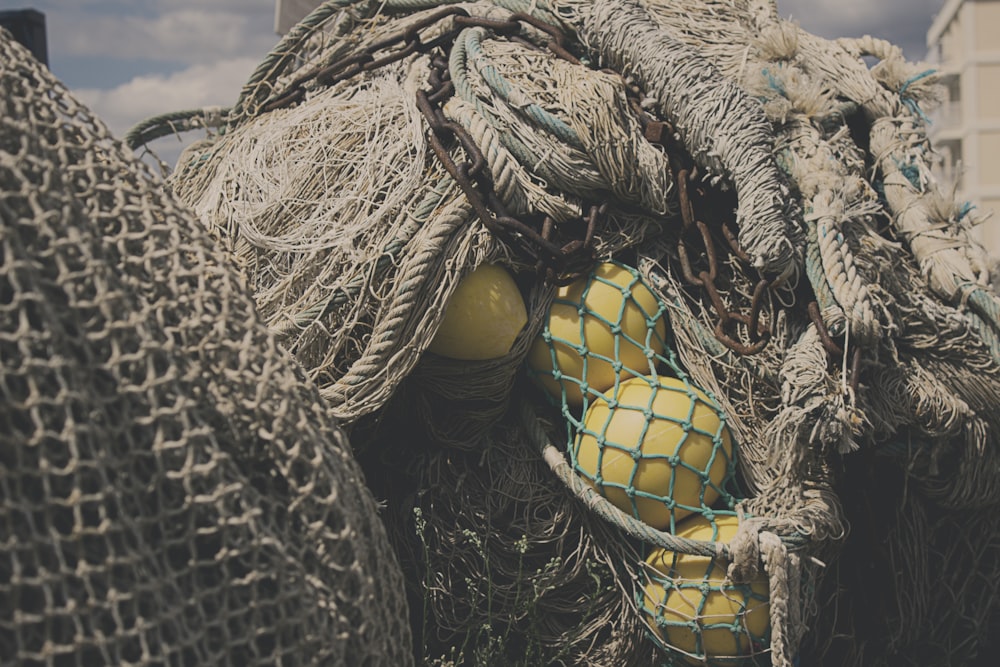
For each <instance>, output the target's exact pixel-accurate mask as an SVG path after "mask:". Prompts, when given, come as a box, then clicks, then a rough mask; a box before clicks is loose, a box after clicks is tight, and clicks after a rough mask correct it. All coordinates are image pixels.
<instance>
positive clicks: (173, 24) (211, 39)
mask: <svg viewBox="0 0 1000 667" xmlns="http://www.w3.org/2000/svg"><path fill="white" fill-rule="evenodd" d="M259 18H260V17H259V16H253V15H248V14H245V13H239V12H231V11H218V10H215V9H212V10H204V9H180V10H176V11H169V12H166V13H163V14H159V15H156V16H139V15H107V14H94V13H76V12H72V13H66V14H55V15H53V17H52V19H53V20H52V23H53V26H52V27H53V33H54V35H53V37H54V39H53V46H54V47H55V48H57V50H58V51H59V52H61V53H64V54H66V55H69V56H114V57H117V58H144V59H147V60H159V61H168V62H175V63H184V64H195V63H209V62H212V61H215V60H218V59H220V58H234V57H241V56H255V57H257V58H258V60H260V59H263V57H264V56H265V55H266V54H267V52H268V51H269V50H270V49H271V48H272V47H273V46H274V45H275V43H276V42H277V40H278V38H277V36H276V35H274V33H273V32H272V30H271V28H272V26H271V25H270V22H264V21H260V20H257V19H259Z"/></svg>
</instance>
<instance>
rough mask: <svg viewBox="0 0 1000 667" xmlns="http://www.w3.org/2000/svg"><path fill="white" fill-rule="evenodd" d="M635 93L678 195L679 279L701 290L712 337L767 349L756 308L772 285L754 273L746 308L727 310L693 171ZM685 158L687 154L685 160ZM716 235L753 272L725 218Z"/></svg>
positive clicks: (750, 349) (635, 104)
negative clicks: (695, 198) (695, 196)
mask: <svg viewBox="0 0 1000 667" xmlns="http://www.w3.org/2000/svg"><path fill="white" fill-rule="evenodd" d="M640 95H641V94H640V91H638V89H636V88H631V89H630V100H631V103H632V109H633V111H634V112H635V114H636V116H637V117H638V119H639V123H640V125H641V126H642V128H643V133H644V135H645V137H646V139H647V140H648V141H649V142H650V143H654V144H659V145H660V146H662V147H663V148H664V151H665V153H666V154H667V158H668V159H669V161H670V167H671V171H672V173H673V180H674V184H675V186H676V187H677V199H678V203H679V205H680V213H681V225H682V228H681V233H680V236H679V238H678V241H677V259H678V263H679V264H680V268H681V275H682V276H683V278H684V281H685V282H687V283H688V284H689V285H691V286H693V287H698V288H700V289H701V290H702V292H703V293H704V294H705V296H706V297H707V299H708V302H709V303H710V304H711V306H712V309H713V310H714V311H715V315H716V323H715V328H714V330H713V333H714V334H715V337H716V339H718V341H719V342H720V343H722V344H723V345H725V346H726V347H727V348H729V349H730V350H732V351H733V352H736V353H737V354H740V355H752V354H757V353H759V352H761V351H763V350H764V348H765V347H767V344H768V343H769V342H770V340H771V330H770V328H769V327H768V326H767V324H766V323H765V322H764V321H763V320H762V319H761V311H762V310H763V307H764V305H765V302H766V297H767V294H768V291H769V290H770V288H771V287H772V284H771V283H770V282H769V281H768V280H766V279H764V278H763V277H760V276H759V275H758V280H757V283H756V284H755V286H754V290H753V294H752V295H751V297H750V311H749V312H740V311H733V310H730V309H729V307H728V306H726V303H725V301H724V300H723V298H722V295H721V294H720V293H719V285H718V283H719V261H720V254H719V249H718V247H717V246H716V241H715V238H714V236H713V233H712V229H711V228H709V226H708V224H707V223H706V222H705V221H704V220H701V219H699V218H698V217H697V215H696V213H695V207H694V204H693V202H692V197H691V193H690V191H689V188H690V186H691V182H692V169H691V167H690V166H689V165H688V164H685V156H686V153H684V151H683V150H682V148H681V147H680V146H679V145H677V142H676V141H675V140H674V136H673V131H672V128H671V127H670V125H669V124H668V123H665V122H663V121H659V120H656V119H654V118H653V117H651V116H650V115H649V114H647V113H646V112H645V110H644V109H642V107H641V105H640V103H639V98H640ZM687 160H688V161H690V158H687ZM718 233H719V234H721V236H722V238H723V239H724V240H725V242H726V245H727V246H728V248H729V250H730V252H732V254H733V256H735V257H736V259H737V260H739V261H740V262H741V263H742V264H743V265H744V267H745V268H746V269H747V270H748V271H756V270H755V269H753V264H752V262H751V260H750V257H749V256H748V255H747V253H746V251H744V250H743V248H742V247H741V246H740V244H739V241H738V240H737V233H736V231H735V230H734V229H733V227H732V226H731V224H730V221H728V220H726V221H724V222H722V223H721V224H720V225H719V226H718ZM699 260H701V265H703V266H706V267H707V268H701V269H700V270H696V269H695V264H696V262H698V261H699ZM740 327H742V328H743V329H744V330H745V331H746V339H747V340H746V341H742V340H740V339H739V338H738V330H739V329H740Z"/></svg>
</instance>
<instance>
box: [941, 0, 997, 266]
mask: <svg viewBox="0 0 1000 667" xmlns="http://www.w3.org/2000/svg"><path fill="white" fill-rule="evenodd" d="M927 48H928V59H929V60H930V61H931V62H933V63H936V64H937V67H938V68H939V70H940V73H941V75H942V83H943V84H944V86H945V89H946V91H947V94H946V96H945V101H944V103H943V104H942V106H941V107H940V109H939V110H938V111H937V112H936V113H935V114H933V115H932V117H931V120H932V121H933V122H932V125H931V127H930V137H931V141H932V144H933V146H934V148H935V150H936V151H937V152H938V153H940V154H941V157H942V163H941V165H940V167H939V174H938V175H939V176H940V177H941V179H942V182H944V183H954V184H955V185H956V187H957V190H958V198H959V199H960V200H964V201H968V202H969V203H971V204H972V205H974V206H975V207H976V213H977V215H978V217H984V216H986V215H989V216H990V217H989V219H988V220H987V221H986V222H985V223H984V224H983V225H982V226H981V227H980V230H979V233H980V234H981V236H980V238H981V240H982V242H983V244H984V245H985V246H986V248H987V250H989V251H990V253H991V254H992V255H994V256H1000V0H946V2H945V3H944V6H943V7H942V9H941V11H940V12H939V13H938V14H937V16H936V17H935V18H934V21H933V23H932V24H931V27H930V30H928V32H927Z"/></svg>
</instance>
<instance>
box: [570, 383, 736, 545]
mask: <svg viewBox="0 0 1000 667" xmlns="http://www.w3.org/2000/svg"><path fill="white" fill-rule="evenodd" d="M611 400H612V401H613V403H609V400H608V399H605V398H597V399H596V400H595V401H594V404H593V405H591V406H590V408H588V409H587V413H586V414H585V415H584V418H583V425H584V430H583V431H582V432H581V434H580V436H579V437H578V438H577V441H576V449H575V454H576V456H575V458H576V467H577V469H578V470H579V471H580V472H582V473H584V475H585V477H586V478H587V479H588V481H590V483H591V484H592V485H593V486H594V487H595V488H596V489H597V490H598V491H599V492H600V493H601V494H603V495H604V497H605V498H607V499H608V500H609V501H610V502H611V503H612V504H613V505H615V506H616V507H618V508H619V509H620V510H622V511H623V512H625V513H627V514H630V515H632V516H635V517H637V518H638V519H639V520H641V521H643V522H644V523H646V524H648V525H650V526H652V527H654V528H657V529H659V530H669V529H670V528H671V523H670V520H671V518H673V519H674V520H675V521H677V520H680V519H681V518H683V517H685V516H687V515H689V514H691V512H692V511H694V510H696V509H700V508H702V507H708V506H711V505H712V503H714V502H715V501H716V500H717V499H718V497H719V493H718V491H717V490H716V488H715V487H718V486H720V485H721V484H722V482H723V480H724V479H725V477H726V473H727V471H728V468H729V461H730V460H731V459H732V456H733V446H732V441H731V439H730V435H729V429H728V428H726V426H725V425H724V424H722V422H721V420H720V419H719V414H718V412H717V408H716V406H715V403H714V402H713V401H712V399H710V398H709V397H708V396H706V395H705V393H704V392H703V391H701V390H700V389H697V388H695V387H692V386H690V385H685V384H684V382H682V381H681V380H678V379H676V378H667V377H658V378H655V379H653V378H646V377H637V378H631V379H629V380H625V381H624V382H622V383H620V384H619V385H618V388H617V390H616V392H615V393H614V395H613V396H612V398H611ZM716 434H718V435H719V437H720V440H721V446H720V447H718V448H716V445H715V442H714V438H713V436H715V435H716ZM598 468H600V469H599V470H598ZM598 473H599V474H598ZM706 478H707V480H709V481H711V483H712V484H714V485H715V487H713V486H711V485H708V484H706V483H705V482H706ZM629 486H631V487H632V489H634V490H635V493H634V498H630V497H629V493H628V491H627V489H628V487H629ZM664 499H666V500H664ZM633 501H634V506H633Z"/></svg>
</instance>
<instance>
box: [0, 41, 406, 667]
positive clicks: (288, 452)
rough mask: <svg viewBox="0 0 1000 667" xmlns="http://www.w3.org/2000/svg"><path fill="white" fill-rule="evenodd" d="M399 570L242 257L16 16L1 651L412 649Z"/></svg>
mask: <svg viewBox="0 0 1000 667" xmlns="http://www.w3.org/2000/svg"><path fill="white" fill-rule="evenodd" d="M402 585H403V582H402V575H401V574H400V570H399V566H398V563H397V560H396V557H395V555H394V553H393V551H392V549H391V547H390V545H389V542H388V540H387V537H386V532H385V529H384V527H383V526H382V524H381V523H380V521H379V519H378V517H377V516H376V507H375V502H374V500H373V498H372V496H371V494H370V492H369V491H368V490H367V489H366V488H365V485H364V483H363V477H362V473H361V470H360V468H359V467H358V465H357V463H356V461H355V460H354V459H353V457H352V455H351V452H350V447H349V445H348V442H347V439H346V436H345V434H344V433H343V431H341V430H340V429H339V427H337V426H336V425H335V424H334V423H333V422H332V421H331V419H330V417H329V415H328V413H327V412H326V411H325V409H324V408H323V407H322V403H321V401H320V398H319V396H318V393H317V390H316V388H315V386H314V385H312V384H311V383H310V382H309V381H308V380H307V379H306V377H305V375H304V374H303V372H302V370H301V368H300V367H298V366H297V365H296V364H295V363H294V362H292V361H291V360H290V359H289V357H288V356H287V355H286V353H285V352H283V351H281V350H280V349H279V348H278V346H277V344H276V342H275V339H274V336H273V335H272V334H271V333H270V332H268V331H267V329H266V328H265V327H264V325H263V324H262V322H261V320H260V317H259V316H258V314H257V309H256V307H255V305H254V303H253V300H252V298H251V297H250V296H249V294H248V293H247V291H246V287H245V285H244V283H243V281H242V280H241V278H239V277H238V274H237V273H236V271H235V270H234V269H233V268H232V266H231V263H230V260H229V258H228V257H227V256H226V255H225V254H224V253H223V252H222V251H221V250H220V249H219V248H218V247H217V246H216V245H215V244H214V243H213V242H212V241H211V239H210V237H209V236H208V234H207V233H206V232H205V230H204V228H203V227H202V226H201V225H200V224H199V223H197V222H196V221H195V218H194V217H193V216H192V215H191V214H190V212H189V211H188V209H187V208H185V207H183V206H182V205H180V204H179V203H178V202H177V200H176V198H175V197H174V196H172V195H171V194H170V193H168V192H167V191H166V190H165V189H164V187H163V184H162V182H160V181H158V180H156V179H155V178H154V177H153V176H152V175H151V174H150V173H149V172H148V170H146V169H145V168H144V167H143V166H142V165H141V164H140V163H139V162H137V161H136V160H135V159H134V158H133V157H132V155H131V153H130V151H128V150H127V149H125V148H124V147H123V146H122V145H121V144H120V143H119V142H118V141H116V140H114V139H113V138H112V137H111V136H110V135H109V133H108V130H107V129H106V127H105V126H104V125H103V124H102V123H101V122H100V121H99V120H97V119H95V118H94V116H93V115H92V114H91V113H90V112H89V111H88V110H87V109H86V108H85V107H84V106H82V105H81V104H79V103H78V102H77V101H76V100H75V99H74V98H73V96H72V95H71V94H70V93H69V92H68V91H67V90H66V89H65V88H64V87H63V86H62V85H61V84H60V83H59V82H58V81H56V80H55V79H54V78H53V76H52V75H51V74H50V73H49V72H48V70H47V69H45V67H44V66H42V65H40V64H39V63H38V62H37V61H35V60H34V59H32V58H31V56H30V55H29V54H28V52H27V51H26V50H25V49H23V48H22V47H21V46H20V45H18V44H16V43H15V42H14V41H13V40H12V39H11V37H10V35H9V34H8V33H6V32H4V31H0V663H2V664H4V665H67V666H68V665H81V666H83V665H86V666H88V667H89V666H91V665H102V664H106V665H124V664H129V665H164V664H175V665H179V664H189V665H193V664H213V665H251V664H254V665H277V664H282V665H305V664H318V663H325V664H343V665H404V664H409V663H411V662H412V653H411V651H410V642H409V625H408V623H407V615H406V606H405V599H403V598H402V597H401V596H399V595H398V593H397V592H398V590H399V589H400V588H401V587H402Z"/></svg>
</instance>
